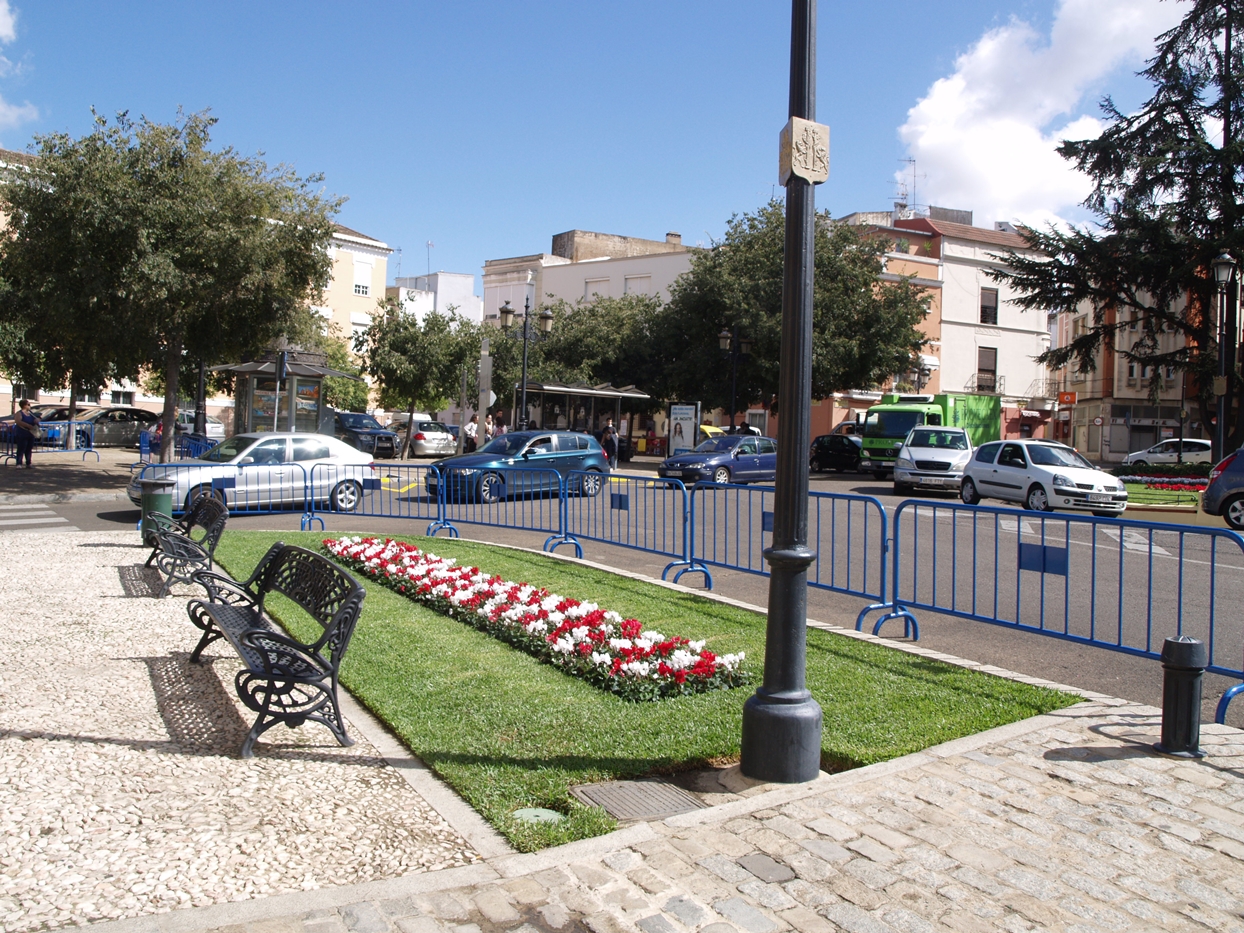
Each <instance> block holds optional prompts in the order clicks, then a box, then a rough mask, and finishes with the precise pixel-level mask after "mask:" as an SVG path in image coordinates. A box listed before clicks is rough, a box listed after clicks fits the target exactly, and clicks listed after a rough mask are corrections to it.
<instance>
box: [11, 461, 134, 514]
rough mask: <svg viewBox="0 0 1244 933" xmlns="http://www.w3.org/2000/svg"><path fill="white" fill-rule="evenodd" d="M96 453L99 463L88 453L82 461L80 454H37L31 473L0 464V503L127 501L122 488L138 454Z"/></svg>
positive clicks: (128, 480)
mask: <svg viewBox="0 0 1244 933" xmlns="http://www.w3.org/2000/svg"><path fill="white" fill-rule="evenodd" d="M95 453H98V454H99V460H98V461H96V459H95V455H94V454H92V453H90V452H87V453H86V457H85V459H83V452H82V451H63V452H57V453H36V454H35V455H34V457H33V458H32V460H31V462H32V463H33V465H34V469H33V470H25V469H21V470H19V469H18V468H17V467H16V466H15V465H14V464H13V463H12V462H10V463H5V464H3V465H0V504H13V505H25V504H29V503H34V502H46V503H53V502H95V501H98V502H109V501H112V500H114V499H116V500H123V501H125V502H129V499H128V498H127V497H126V495H125V487H126V486H128V485H129V482H130V476H131V473H130V464H132V463H135V462H136V461H137V460H138V451H137V450H127V449H125V448H121V447H101V448H100V449H99V450H98V451H96V452H95Z"/></svg>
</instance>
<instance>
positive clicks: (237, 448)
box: [199, 437, 255, 463]
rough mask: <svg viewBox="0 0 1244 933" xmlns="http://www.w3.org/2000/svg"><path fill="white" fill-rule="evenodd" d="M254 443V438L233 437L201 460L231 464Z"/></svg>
mask: <svg viewBox="0 0 1244 933" xmlns="http://www.w3.org/2000/svg"><path fill="white" fill-rule="evenodd" d="M253 443H255V438H253V437H231V438H229V439H228V440H227V441H222V442H221V443H219V444H217V445H216V446H215V447H213V448H212V449H211V450H209V451H208V452H207V453H205V454H204V455H203V456H201V457H200V458H199V459H200V460H210V461H211V462H212V463H229V462H230V461H231V460H233V458H234V457H236V456H237V455H238V454H240V453H241V452H242V451H244V450H245V449H246V448H247V447H249V446H250V445H251V444H253Z"/></svg>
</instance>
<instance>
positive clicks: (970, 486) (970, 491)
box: [959, 476, 981, 505]
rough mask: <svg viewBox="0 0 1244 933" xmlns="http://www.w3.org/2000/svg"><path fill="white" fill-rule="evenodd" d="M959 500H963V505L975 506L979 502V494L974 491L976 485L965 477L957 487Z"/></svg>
mask: <svg viewBox="0 0 1244 933" xmlns="http://www.w3.org/2000/svg"><path fill="white" fill-rule="evenodd" d="M959 498H960V499H962V500H963V504H964V505H976V504H977V503H978V502H980V501H981V494H980V493H979V492H977V491H976V484H975V483H974V482H972V481H971V480H970V479H968V478H967V477H966V476H965V477H964V478H963V484H962V485H961V486H960V487H959Z"/></svg>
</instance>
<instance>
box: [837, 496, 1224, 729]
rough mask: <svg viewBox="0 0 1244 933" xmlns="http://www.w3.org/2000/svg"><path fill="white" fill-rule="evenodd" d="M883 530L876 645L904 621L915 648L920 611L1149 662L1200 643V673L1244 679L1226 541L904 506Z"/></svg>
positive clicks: (1095, 521) (1150, 528)
mask: <svg viewBox="0 0 1244 933" xmlns="http://www.w3.org/2000/svg"><path fill="white" fill-rule="evenodd" d="M892 529H893V530H892V544H893V565H892V571H891V573H892V589H891V594H890V600H889V602H888V604H887V605H886V606H884V607H870V609H876V608H885V609H886V610H887V611H886V614H885V615H883V616H882V617H881V618H880V619H878V621H877V623H876V624H875V625H874V626H873V633H874V634H876V633H877V632H879V631H880V629H881V627H882V626H883V625H884V624H885V623H886V622H887V621H890V620H894V619H902V620H903V622H904V626H905V630H906V631H907V632H908V633H910V634H912V635H913V636H914V637H915V638H919V634H920V633H919V626H918V624H917V622H916V617H915V615H914V614H913V610H918V609H923V610H928V611H930V612H939V613H944V614H947V615H952V616H958V617H959V618H964V619H974V620H977V621H981V622H988V623H991V624H996V625H1003V626H1007V627H1010V628H1015V629H1019V630H1022V631H1029V632H1037V633H1040V634H1043V635H1050V636H1053V637H1056V638H1062V639H1065V640H1068V641H1073V642H1079V643H1082V644H1089V645H1095V646H1098V647H1103V648H1109V649H1112V650H1115V651H1121V652H1125V653H1127V654H1133V655H1139V656H1142V657H1146V658H1154V659H1157V658H1159V657H1160V655H1161V651H1162V643H1163V641H1164V639H1166V638H1167V637H1171V636H1176V635H1190V636H1192V637H1194V638H1198V639H1200V640H1202V641H1203V642H1205V644H1206V648H1207V651H1208V653H1209V667H1208V668H1207V669H1208V670H1210V671H1212V672H1213V673H1216V674H1224V675H1226V676H1231V677H1240V678H1244V669H1242V668H1244V627H1242V626H1241V625H1240V624H1239V621H1238V620H1239V617H1240V607H1241V606H1242V605H1244V538H1241V537H1240V536H1239V535H1237V534H1235V533H1234V532H1231V531H1228V530H1226V529H1216V528H1203V527H1199V526H1195V525H1174V524H1164V523H1156V522H1141V521H1133V520H1130V519H1113V518H1092V517H1089V516H1082V515H1067V514H1052V513H1040V512H1020V511H1016V510H1014V509H1010V508H997V507H991V506H965V505H958V504H953V503H940V502H939V503H932V502H927V501H920V502H917V501H911V500H909V501H905V502H902V503H900V504H899V506H898V508H897V509H896V510H895V511H894V516H893V524H892ZM863 615H864V614H863V613H861V616H860V619H859V620H858V621H857V625H856V627H857V629H859V628H862V625H863ZM1224 699H1225V698H1224ZM1224 709H1225V707H1224Z"/></svg>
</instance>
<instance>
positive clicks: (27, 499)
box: [0, 492, 138, 508]
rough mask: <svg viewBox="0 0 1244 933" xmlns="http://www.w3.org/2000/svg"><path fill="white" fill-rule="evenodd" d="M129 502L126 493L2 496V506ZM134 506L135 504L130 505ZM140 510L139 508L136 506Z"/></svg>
mask: <svg viewBox="0 0 1244 933" xmlns="http://www.w3.org/2000/svg"><path fill="white" fill-rule="evenodd" d="M120 501H125V502H129V501H130V497H129V496H128V495H126V494H125V493H124V492H38V493H35V492H32V493H21V492H14V493H5V494H4V495H0V505H36V504H43V503H47V504H51V503H56V502H120ZM130 504H131V505H133V503H132V502H131V503H130ZM134 508H138V506H136V505H135V506H134Z"/></svg>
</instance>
